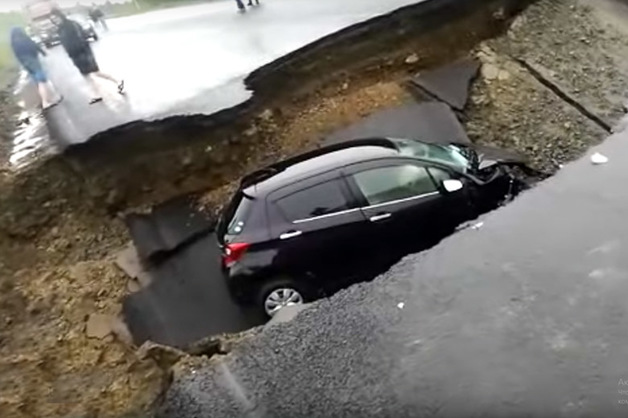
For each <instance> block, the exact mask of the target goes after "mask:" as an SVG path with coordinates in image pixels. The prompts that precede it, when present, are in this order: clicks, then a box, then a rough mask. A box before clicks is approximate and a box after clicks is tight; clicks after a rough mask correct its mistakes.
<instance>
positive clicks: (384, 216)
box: [369, 213, 392, 222]
mask: <svg viewBox="0 0 628 418" xmlns="http://www.w3.org/2000/svg"><path fill="white" fill-rule="evenodd" d="M391 216H392V214H391V213H380V214H379V215H375V216H371V217H370V218H369V220H370V221H371V222H378V221H383V220H384V219H388V218H390V217H391Z"/></svg>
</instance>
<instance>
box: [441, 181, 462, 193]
mask: <svg viewBox="0 0 628 418" xmlns="http://www.w3.org/2000/svg"><path fill="white" fill-rule="evenodd" d="M443 187H444V188H445V190H447V191H448V192H449V193H453V192H457V191H458V190H462V188H463V187H464V184H463V183H462V182H461V181H460V180H443Z"/></svg>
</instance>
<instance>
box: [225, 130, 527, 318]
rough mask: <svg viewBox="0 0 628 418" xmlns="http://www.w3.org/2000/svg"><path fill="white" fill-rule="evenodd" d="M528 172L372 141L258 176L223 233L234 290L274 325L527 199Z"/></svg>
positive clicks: (233, 205)
mask: <svg viewBox="0 0 628 418" xmlns="http://www.w3.org/2000/svg"><path fill="white" fill-rule="evenodd" d="M489 157H490V158H489ZM520 164H522V160H521V159H519V158H518V157H517V156H516V155H512V154H509V153H507V152H503V151H500V150H495V149H478V148H472V147H468V146H462V145H453V144H452V145H446V146H442V145H433V144H427V143H423V142H419V141H414V140H401V139H365V140H357V141H351V142H347V143H343V144H339V145H334V146H330V147H325V148H322V149H318V150H315V151H312V152H309V153H306V154H302V155H299V156H297V157H295V158H292V159H289V160H286V161H283V162H280V163H277V164H274V165H272V166H270V167H267V168H265V169H263V170H260V171H257V172H255V173H252V174H250V175H249V176H247V177H245V178H244V179H243V180H242V181H241V185H240V187H239V189H238V191H237V193H236V194H235V196H234V197H233V199H232V201H231V202H230V204H229V205H228V206H227V207H226V210H225V211H224V212H223V214H222V216H221V220H220V221H219V224H218V228H217V235H218V241H219V245H220V246H221V248H222V252H223V256H222V257H223V258H222V266H223V271H224V275H225V278H226V281H227V286H228V288H229V291H230V293H231V295H232V297H233V298H234V299H235V300H236V301H237V302H239V303H240V304H242V305H251V304H254V305H256V306H257V307H258V308H259V309H261V310H263V311H264V312H265V313H266V314H267V315H268V316H272V315H274V313H275V312H276V311H277V310H278V309H280V308H282V307H283V306H286V305H289V304H298V303H302V302H304V301H309V300H313V299H316V298H317V297H320V296H322V295H327V294H330V293H333V292H335V291H337V290H339V289H341V288H343V287H346V286H348V285H350V284H352V283H355V282H357V281H362V280H365V279H369V278H372V277H374V276H375V275H377V274H379V273H381V272H383V271H385V270H386V269H388V268H389V267H390V266H391V265H392V264H394V263H396V262H397V261H398V260H399V259H400V258H401V257H403V256H404V255H407V254H410V253H413V252H418V251H421V250H424V249H426V248H429V247H431V246H433V245H434V244H436V243H437V242H438V241H439V240H441V239H442V238H444V237H445V236H447V235H449V234H451V233H452V232H453V231H454V230H455V228H456V227H457V226H459V225H460V224H461V223H463V222H464V221H468V220H470V219H473V218H475V217H477V216H478V215H479V214H480V213H482V212H484V211H487V210H490V209H492V208H495V207H496V206H497V205H499V204H500V202H502V201H504V199H508V198H509V197H510V196H513V195H515V194H517V193H518V192H519V191H520V189H522V188H523V187H525V184H524V183H523V182H520V181H519V180H517V178H516V176H515V175H513V174H512V170H511V167H514V166H518V165H520Z"/></svg>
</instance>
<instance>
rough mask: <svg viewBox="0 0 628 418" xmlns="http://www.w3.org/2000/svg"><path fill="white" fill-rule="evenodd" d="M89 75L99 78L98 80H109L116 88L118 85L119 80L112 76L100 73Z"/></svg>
mask: <svg viewBox="0 0 628 418" xmlns="http://www.w3.org/2000/svg"><path fill="white" fill-rule="evenodd" d="M90 75H94V76H96V77H100V78H102V79H104V80H109V81H111V82H112V83H115V84H116V86H117V85H119V84H120V80H118V79H117V78H115V77H113V76H110V75H109V74H105V73H103V72H101V71H98V72H97V73H92V74H90Z"/></svg>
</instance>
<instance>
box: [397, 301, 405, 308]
mask: <svg viewBox="0 0 628 418" xmlns="http://www.w3.org/2000/svg"><path fill="white" fill-rule="evenodd" d="M404 306H406V304H405V303H403V302H399V303H398V304H397V308H399V309H403V307H404Z"/></svg>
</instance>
